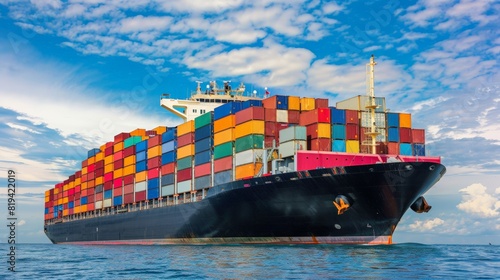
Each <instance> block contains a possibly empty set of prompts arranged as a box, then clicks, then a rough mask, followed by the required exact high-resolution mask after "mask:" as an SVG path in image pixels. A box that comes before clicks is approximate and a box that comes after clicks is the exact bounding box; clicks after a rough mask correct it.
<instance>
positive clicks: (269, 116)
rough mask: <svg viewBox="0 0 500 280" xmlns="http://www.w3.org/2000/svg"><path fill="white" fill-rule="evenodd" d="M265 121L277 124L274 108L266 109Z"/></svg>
mask: <svg viewBox="0 0 500 280" xmlns="http://www.w3.org/2000/svg"><path fill="white" fill-rule="evenodd" d="M264 121H266V122H276V109H272V108H266V109H264Z"/></svg>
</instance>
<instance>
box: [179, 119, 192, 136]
mask: <svg viewBox="0 0 500 280" xmlns="http://www.w3.org/2000/svg"><path fill="white" fill-rule="evenodd" d="M189 132H194V121H193V120H190V121H188V122H185V123H183V124H180V125H178V126H177V137H179V136H182V135H184V134H188V133H189Z"/></svg>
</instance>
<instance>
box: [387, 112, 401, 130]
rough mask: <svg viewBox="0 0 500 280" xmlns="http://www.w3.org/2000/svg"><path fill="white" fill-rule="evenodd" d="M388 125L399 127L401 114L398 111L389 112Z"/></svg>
mask: <svg viewBox="0 0 500 280" xmlns="http://www.w3.org/2000/svg"><path fill="white" fill-rule="evenodd" d="M387 126H388V127H399V114H398V113H387Z"/></svg>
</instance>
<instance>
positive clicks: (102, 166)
mask: <svg viewBox="0 0 500 280" xmlns="http://www.w3.org/2000/svg"><path fill="white" fill-rule="evenodd" d="M99 168H104V160H99V161H96V162H95V169H96V170H97V169H99Z"/></svg>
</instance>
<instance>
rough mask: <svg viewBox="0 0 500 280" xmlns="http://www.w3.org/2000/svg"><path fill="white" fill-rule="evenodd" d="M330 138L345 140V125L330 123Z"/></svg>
mask: <svg viewBox="0 0 500 280" xmlns="http://www.w3.org/2000/svg"><path fill="white" fill-rule="evenodd" d="M332 139H336V140H345V139H346V133H345V125H343V124H333V125H332ZM344 146H345V145H344ZM344 150H345V149H344ZM339 152H340V151H339Z"/></svg>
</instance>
